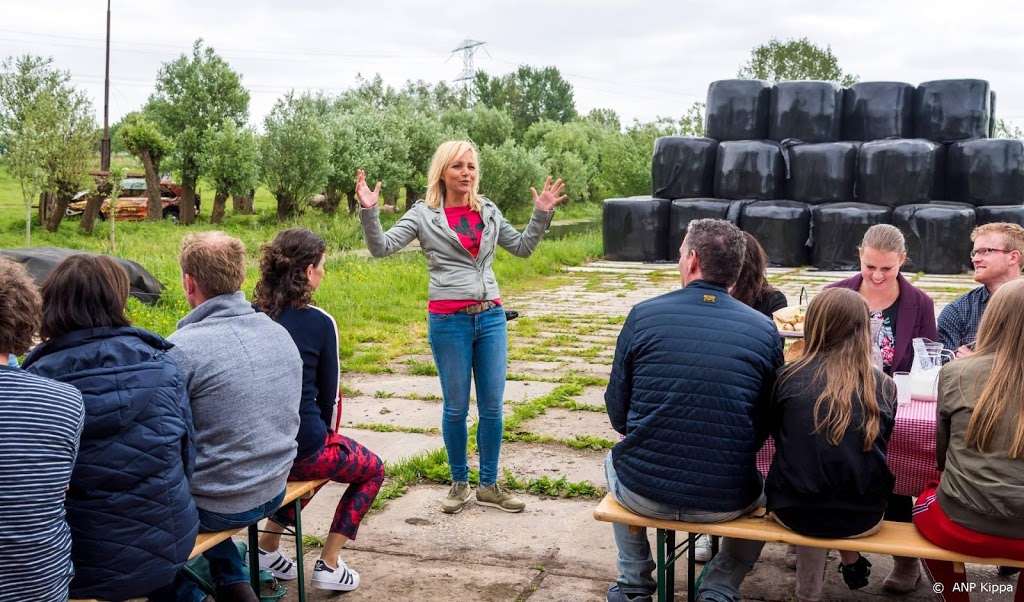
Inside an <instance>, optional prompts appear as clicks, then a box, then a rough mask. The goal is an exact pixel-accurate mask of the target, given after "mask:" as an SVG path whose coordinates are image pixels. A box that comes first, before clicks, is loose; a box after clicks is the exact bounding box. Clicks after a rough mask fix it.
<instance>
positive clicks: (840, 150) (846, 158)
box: [782, 142, 860, 204]
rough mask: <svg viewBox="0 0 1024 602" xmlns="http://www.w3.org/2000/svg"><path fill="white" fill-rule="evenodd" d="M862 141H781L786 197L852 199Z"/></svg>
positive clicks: (806, 200) (810, 200)
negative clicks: (801, 142) (784, 162)
mask: <svg viewBox="0 0 1024 602" xmlns="http://www.w3.org/2000/svg"><path fill="white" fill-rule="evenodd" d="M859 147H860V143H859V142H822V143H819V144H787V143H786V142H783V143H782V153H783V158H784V159H785V160H786V167H787V169H786V194H785V197H786V198H787V199H790V200H793V201H800V202H802V203H811V204H818V203H844V202H845V203H848V202H851V201H853V185H854V183H855V182H856V181H857V151H858V149H859Z"/></svg>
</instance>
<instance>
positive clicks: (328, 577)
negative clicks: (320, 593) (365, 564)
mask: <svg viewBox="0 0 1024 602" xmlns="http://www.w3.org/2000/svg"><path fill="white" fill-rule="evenodd" d="M310 584H311V585H312V586H313V587H315V588H317V589H329V590H333V591H336V592H350V591H352V590H354V589H355V588H357V587H359V573H357V572H355V571H353V570H352V569H350V568H348V566H347V565H346V564H345V561H344V560H342V559H341V558H338V568H336V569H332V568H331V567H329V566H327V564H325V563H324V561H323V560H317V561H316V566H314V567H313V578H312V579H311V580H310Z"/></svg>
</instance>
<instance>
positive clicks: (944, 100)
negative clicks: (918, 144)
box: [914, 79, 992, 142]
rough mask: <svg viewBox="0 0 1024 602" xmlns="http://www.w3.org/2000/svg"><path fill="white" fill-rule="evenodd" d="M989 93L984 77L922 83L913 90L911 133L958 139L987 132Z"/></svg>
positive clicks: (989, 115) (980, 135)
mask: <svg viewBox="0 0 1024 602" xmlns="http://www.w3.org/2000/svg"><path fill="white" fill-rule="evenodd" d="M991 102H992V96H991V90H990V89H989V85H988V82H987V81H985V80H983V79H943V80H937V81H931V82H924V83H923V84H921V85H919V86H918V87H917V90H916V91H915V92H914V136H916V137H917V138H924V139H926V140H932V141H934V142H957V141H959V140H968V139H970V138H985V137H987V136H988V135H989V128H990V127H991V125H992V124H991V120H992V106H991Z"/></svg>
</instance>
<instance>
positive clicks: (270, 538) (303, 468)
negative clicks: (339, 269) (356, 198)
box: [253, 228, 384, 591]
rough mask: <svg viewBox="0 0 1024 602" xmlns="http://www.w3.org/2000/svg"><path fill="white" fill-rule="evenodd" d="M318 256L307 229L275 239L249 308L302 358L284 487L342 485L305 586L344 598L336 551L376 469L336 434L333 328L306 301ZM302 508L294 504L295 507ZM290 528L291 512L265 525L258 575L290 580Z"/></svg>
mask: <svg viewBox="0 0 1024 602" xmlns="http://www.w3.org/2000/svg"><path fill="white" fill-rule="evenodd" d="M326 253H327V244H326V243H325V242H324V239H323V238H321V237H320V236H319V235H317V234H316V233H314V232H313V231H311V230H309V229H307V228H291V229H289V230H284V231H282V232H280V233H278V235H277V236H276V237H275V238H274V240H273V242H270V243H268V244H265V245H263V247H262V253H261V256H260V280H259V282H257V283H256V290H255V293H254V295H253V305H255V306H256V308H257V309H259V310H261V311H263V312H264V313H266V314H267V315H268V316H270V317H271V318H272V319H273V320H274V321H275V322H277V323H278V324H280V325H281V326H284V328H285V330H287V331H288V333H289V334H291V336H292V340H294V341H295V346H296V347H298V348H299V354H300V355H301V356H302V401H301V403H300V406H299V416H300V420H301V422H300V424H299V432H298V435H296V441H297V442H298V444H299V447H298V451H297V453H296V457H295V463H294V464H293V465H292V470H291V473H290V474H289V475H288V479H289V480H291V481H310V480H315V479H330V480H332V481H334V482H336V483H348V484H349V486H348V488H347V489H346V490H345V493H344V495H342V497H341V501H339V502H338V508H337V510H336V511H335V514H334V521H333V522H332V523H331V531H330V534H329V535H328V536H327V541H326V543H325V544H324V547H323V551H322V552H321V553H320V560H317V561H316V566H315V567H314V569H313V578H312V580H311V583H312V585H313V587H316V588H320V589H328V590H335V591H351V590H354V589H355V588H356V587H358V586H359V573H357V572H356V571H353V570H351V569H349V568H348V567H347V566H346V565H345V562H344V561H343V560H342V559H341V557H340V554H341V548H342V547H343V546H344V545H345V543H346V542H347V541H348V540H350V539H355V538H356V531H357V530H358V529H359V523H360V521H361V520H362V518H363V516H365V515H366V513H367V511H369V509H370V505H371V504H373V500H374V499H376V497H377V492H378V491H379V490H380V486H381V483H382V482H383V480H384V464H383V462H381V459H380V458H379V457H377V455H376V454H374V453H373V452H371V451H370V450H369V449H367V448H365V447H363V446H362V445H360V444H359V443H356V442H355V441H354V440H352V439H349V438H348V437H345V436H344V435H341V434H340V433H338V432H337V431H338V424H339V422H340V420H341V416H340V409H339V407H340V404H339V397H340V394H339V380H340V379H339V372H338V327H337V325H336V324H335V322H334V318H332V317H331V315H330V314H328V313H327V312H325V311H324V310H322V309H320V308H318V307H316V306H315V305H313V301H312V295H313V292H314V291H316V289H317V288H318V287H319V286H320V282H321V280H322V279H323V277H324V263H325V261H326V259H327V255H326ZM308 501H309V500H308V499H306V500H302V505H303V506H305V505H306V503H307V502H308ZM294 525H295V512H294V510H293V509H292V508H291V507H288V508H287V509H282V510H280V511H278V512H277V513H276V514H274V516H272V517H271V520H269V521H267V531H269V532H268V533H264V534H263V535H262V536H261V537H260V542H259V553H260V568H261V569H265V570H269V571H271V572H272V573H273V574H274V576H275V577H277V578H278V579H295V578H296V577H298V571H297V570H296V567H295V562H294V561H293V560H291V559H290V558H287V557H286V556H284V555H283V554H282V553H281V551H280V544H281V533H282V532H283V531H284V528H285V527H286V526H294ZM300 561H301V559H300Z"/></svg>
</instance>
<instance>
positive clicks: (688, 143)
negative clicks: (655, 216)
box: [651, 136, 718, 200]
mask: <svg viewBox="0 0 1024 602" xmlns="http://www.w3.org/2000/svg"><path fill="white" fill-rule="evenodd" d="M717 154H718V141H717V140H712V139H711V138H690V137H688V136H663V137H661V138H658V139H657V140H655V141H654V157H653V159H652V161H651V196H653V197H654V198H657V199H669V200H672V199H692V198H703V197H709V196H711V195H712V193H713V192H714V189H715V160H716V157H717Z"/></svg>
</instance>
